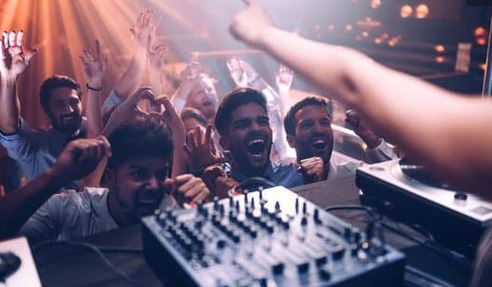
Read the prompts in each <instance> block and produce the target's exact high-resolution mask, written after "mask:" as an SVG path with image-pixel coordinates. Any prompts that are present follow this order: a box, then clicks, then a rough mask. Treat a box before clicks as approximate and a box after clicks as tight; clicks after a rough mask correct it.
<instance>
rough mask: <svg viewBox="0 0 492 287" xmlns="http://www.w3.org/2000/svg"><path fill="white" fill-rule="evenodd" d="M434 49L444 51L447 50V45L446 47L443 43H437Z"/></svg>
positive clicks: (439, 51)
mask: <svg viewBox="0 0 492 287" xmlns="http://www.w3.org/2000/svg"><path fill="white" fill-rule="evenodd" d="M434 50H436V52H438V53H442V52H444V51H446V47H444V46H443V45H436V46H435V47H434Z"/></svg>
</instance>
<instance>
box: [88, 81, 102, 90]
mask: <svg viewBox="0 0 492 287" xmlns="http://www.w3.org/2000/svg"><path fill="white" fill-rule="evenodd" d="M85 86H86V87H87V90H89V91H93V92H101V91H102V90H103V87H102V83H98V82H93V83H87V84H86V85H85Z"/></svg>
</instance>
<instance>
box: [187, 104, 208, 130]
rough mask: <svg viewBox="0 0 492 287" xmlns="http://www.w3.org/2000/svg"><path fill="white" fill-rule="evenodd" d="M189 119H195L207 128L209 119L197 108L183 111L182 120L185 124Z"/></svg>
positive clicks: (188, 108)
mask: <svg viewBox="0 0 492 287" xmlns="http://www.w3.org/2000/svg"><path fill="white" fill-rule="evenodd" d="M187 119H195V120H197V121H198V122H199V123H200V124H201V125H202V126H203V127H206V126H207V119H206V118H205V116H204V115H203V114H202V112H200V110H197V109H195V108H191V107H186V108H184V109H183V111H181V120H182V121H183V122H184V121H186V120H187Z"/></svg>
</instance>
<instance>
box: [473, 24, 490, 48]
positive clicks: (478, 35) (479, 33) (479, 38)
mask: <svg viewBox="0 0 492 287" xmlns="http://www.w3.org/2000/svg"><path fill="white" fill-rule="evenodd" d="M473 35H474V36H475V42H476V43H477V44H478V45H480V46H485V45H487V37H488V36H487V29H485V28H484V27H481V26H480V27H477V28H475V31H473Z"/></svg>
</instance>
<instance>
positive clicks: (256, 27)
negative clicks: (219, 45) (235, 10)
mask: <svg viewBox="0 0 492 287" xmlns="http://www.w3.org/2000/svg"><path fill="white" fill-rule="evenodd" d="M243 2H245V4H246V6H247V7H246V9H244V10H243V11H241V12H240V13H239V14H237V15H236V16H235V17H234V19H233V20H232V22H231V24H230V25H229V31H230V32H231V34H232V35H233V36H234V37H235V38H236V39H238V40H241V41H243V42H246V43H247V44H250V45H253V46H256V45H260V44H261V42H262V41H263V35H264V33H265V31H267V30H268V29H269V28H271V27H272V24H271V21H270V19H269V18H268V16H267V15H266V14H265V12H264V11H263V9H262V8H261V6H260V4H259V3H258V1H257V0H243Z"/></svg>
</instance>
